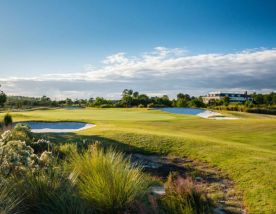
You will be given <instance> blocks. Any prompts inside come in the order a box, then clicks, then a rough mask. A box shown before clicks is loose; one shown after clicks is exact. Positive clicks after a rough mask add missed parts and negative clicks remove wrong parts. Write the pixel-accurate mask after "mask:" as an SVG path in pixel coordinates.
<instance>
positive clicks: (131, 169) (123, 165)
mask: <svg viewBox="0 0 276 214" xmlns="http://www.w3.org/2000/svg"><path fill="white" fill-rule="evenodd" d="M71 167H72V169H73V170H74V173H73V175H74V176H76V177H77V179H76V182H77V186H78V188H79V191H80V194H81V196H82V197H83V198H85V199H86V200H87V201H88V202H89V203H90V204H92V205H95V207H97V209H98V212H100V213H119V212H123V211H125V210H127V209H128V208H129V207H130V206H131V205H132V204H133V203H135V201H137V200H139V199H141V198H142V197H143V196H144V195H145V193H146V191H147V189H148V185H149V184H148V182H147V179H145V176H144V175H143V174H142V170H141V168H140V167H138V166H133V165H132V164H131V163H130V160H129V159H126V158H125V157H124V155H123V154H122V153H119V152H116V151H114V150H113V149H111V148H109V149H107V150H106V151H104V150H103V149H102V148H99V146H98V145H97V144H96V145H94V146H93V147H92V148H90V149H89V151H88V152H86V153H84V154H82V155H80V154H77V153H75V154H74V155H73V156H72V158H71ZM74 176H73V177H74Z"/></svg>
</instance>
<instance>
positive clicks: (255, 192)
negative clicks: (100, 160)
mask: <svg viewBox="0 0 276 214" xmlns="http://www.w3.org/2000/svg"><path fill="white" fill-rule="evenodd" d="M221 113H222V114H224V115H227V116H231V117H236V118H238V119H236V120H214V119H205V118H200V117H198V116H194V115H181V114H172V113H166V112H162V111H161V110H153V109H146V108H116V109H96V108H83V109H75V110H68V109H48V110H47V109H46V110H33V111H22V112H11V113H10V115H11V116H12V117H13V120H14V122H22V121H75V122H85V123H89V124H94V125H95V126H93V127H91V128H88V129H86V130H81V131H78V132H73V133H55V134H53V133H52V134H50V133H49V134H48V133H47V134H46V133H45V134H42V135H43V136H45V137H48V138H49V139H50V140H51V141H52V142H55V143H67V142H71V143H72V142H81V141H83V140H86V141H87V140H91V141H92V140H99V141H107V142H111V143H112V144H113V145H114V146H115V147H116V146H124V147H126V148H129V149H132V150H135V151H138V152H141V153H145V154H149V153H154V154H158V155H165V156H175V157H187V158H190V159H192V160H196V161H200V162H204V163H206V164H208V165H209V166H210V167H214V168H216V169H218V170H219V172H220V173H222V174H224V175H227V176H228V177H229V178H230V179H232V180H233V181H234V183H235V187H236V189H237V191H240V192H241V193H242V196H243V201H244V202H243V203H244V207H245V210H246V211H247V212H248V213H276V179H275V178H276V116H270V115H262V114H249V113H240V112H221ZM3 116H4V113H0V117H1V118H2V117H3Z"/></svg>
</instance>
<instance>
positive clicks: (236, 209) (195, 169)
mask: <svg viewBox="0 0 276 214" xmlns="http://www.w3.org/2000/svg"><path fill="white" fill-rule="evenodd" d="M131 160H132V161H133V162H135V163H137V162H138V163H140V164H141V165H142V166H143V168H144V171H145V172H147V173H149V174H151V175H152V176H156V177H158V178H160V179H162V180H164V181H165V180H166V179H167V177H168V175H169V173H170V172H176V173H178V174H179V175H180V176H190V177H192V178H193V180H194V181H195V182H196V184H198V185H200V186H201V187H202V188H201V189H202V191H204V192H205V193H206V194H207V196H208V197H209V198H211V199H212V200H213V201H214V203H215V205H216V208H215V210H214V213H216V214H223V213H233V214H234V213H235V214H238V213H239V214H241V213H242V214H244V213H246V211H245V209H244V206H243V203H242V201H243V200H242V194H241V193H240V192H238V191H237V190H236V189H235V186H234V183H233V181H231V180H230V179H229V178H227V177H226V176H223V175H222V172H220V171H219V170H217V169H214V168H211V167H208V166H207V165H206V164H203V163H199V162H196V161H192V160H189V159H186V158H177V157H165V156H155V155H142V154H137V153H135V154H131ZM158 191H159V192H160V191H161V192H162V187H161V190H160V188H159V190H158Z"/></svg>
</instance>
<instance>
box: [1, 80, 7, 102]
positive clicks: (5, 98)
mask: <svg viewBox="0 0 276 214" xmlns="http://www.w3.org/2000/svg"><path fill="white" fill-rule="evenodd" d="M0 87H1V85H0ZM6 101H7V95H6V94H5V93H4V92H3V91H1V90H0V107H3V106H4V104H5V102H6Z"/></svg>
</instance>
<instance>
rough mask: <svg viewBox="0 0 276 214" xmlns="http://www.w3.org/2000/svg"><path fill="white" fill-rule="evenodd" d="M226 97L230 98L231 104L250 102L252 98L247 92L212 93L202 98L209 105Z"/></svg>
mask: <svg viewBox="0 0 276 214" xmlns="http://www.w3.org/2000/svg"><path fill="white" fill-rule="evenodd" d="M224 97H229V102H239V103H244V102H245V101H247V100H249V99H250V97H249V96H248V95H247V91H246V92H245V93H243V94H239V93H224V92H210V93H208V94H207V96H204V97H202V100H203V102H204V103H206V104H208V103H211V102H213V101H216V100H222V99H223V98H224Z"/></svg>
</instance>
